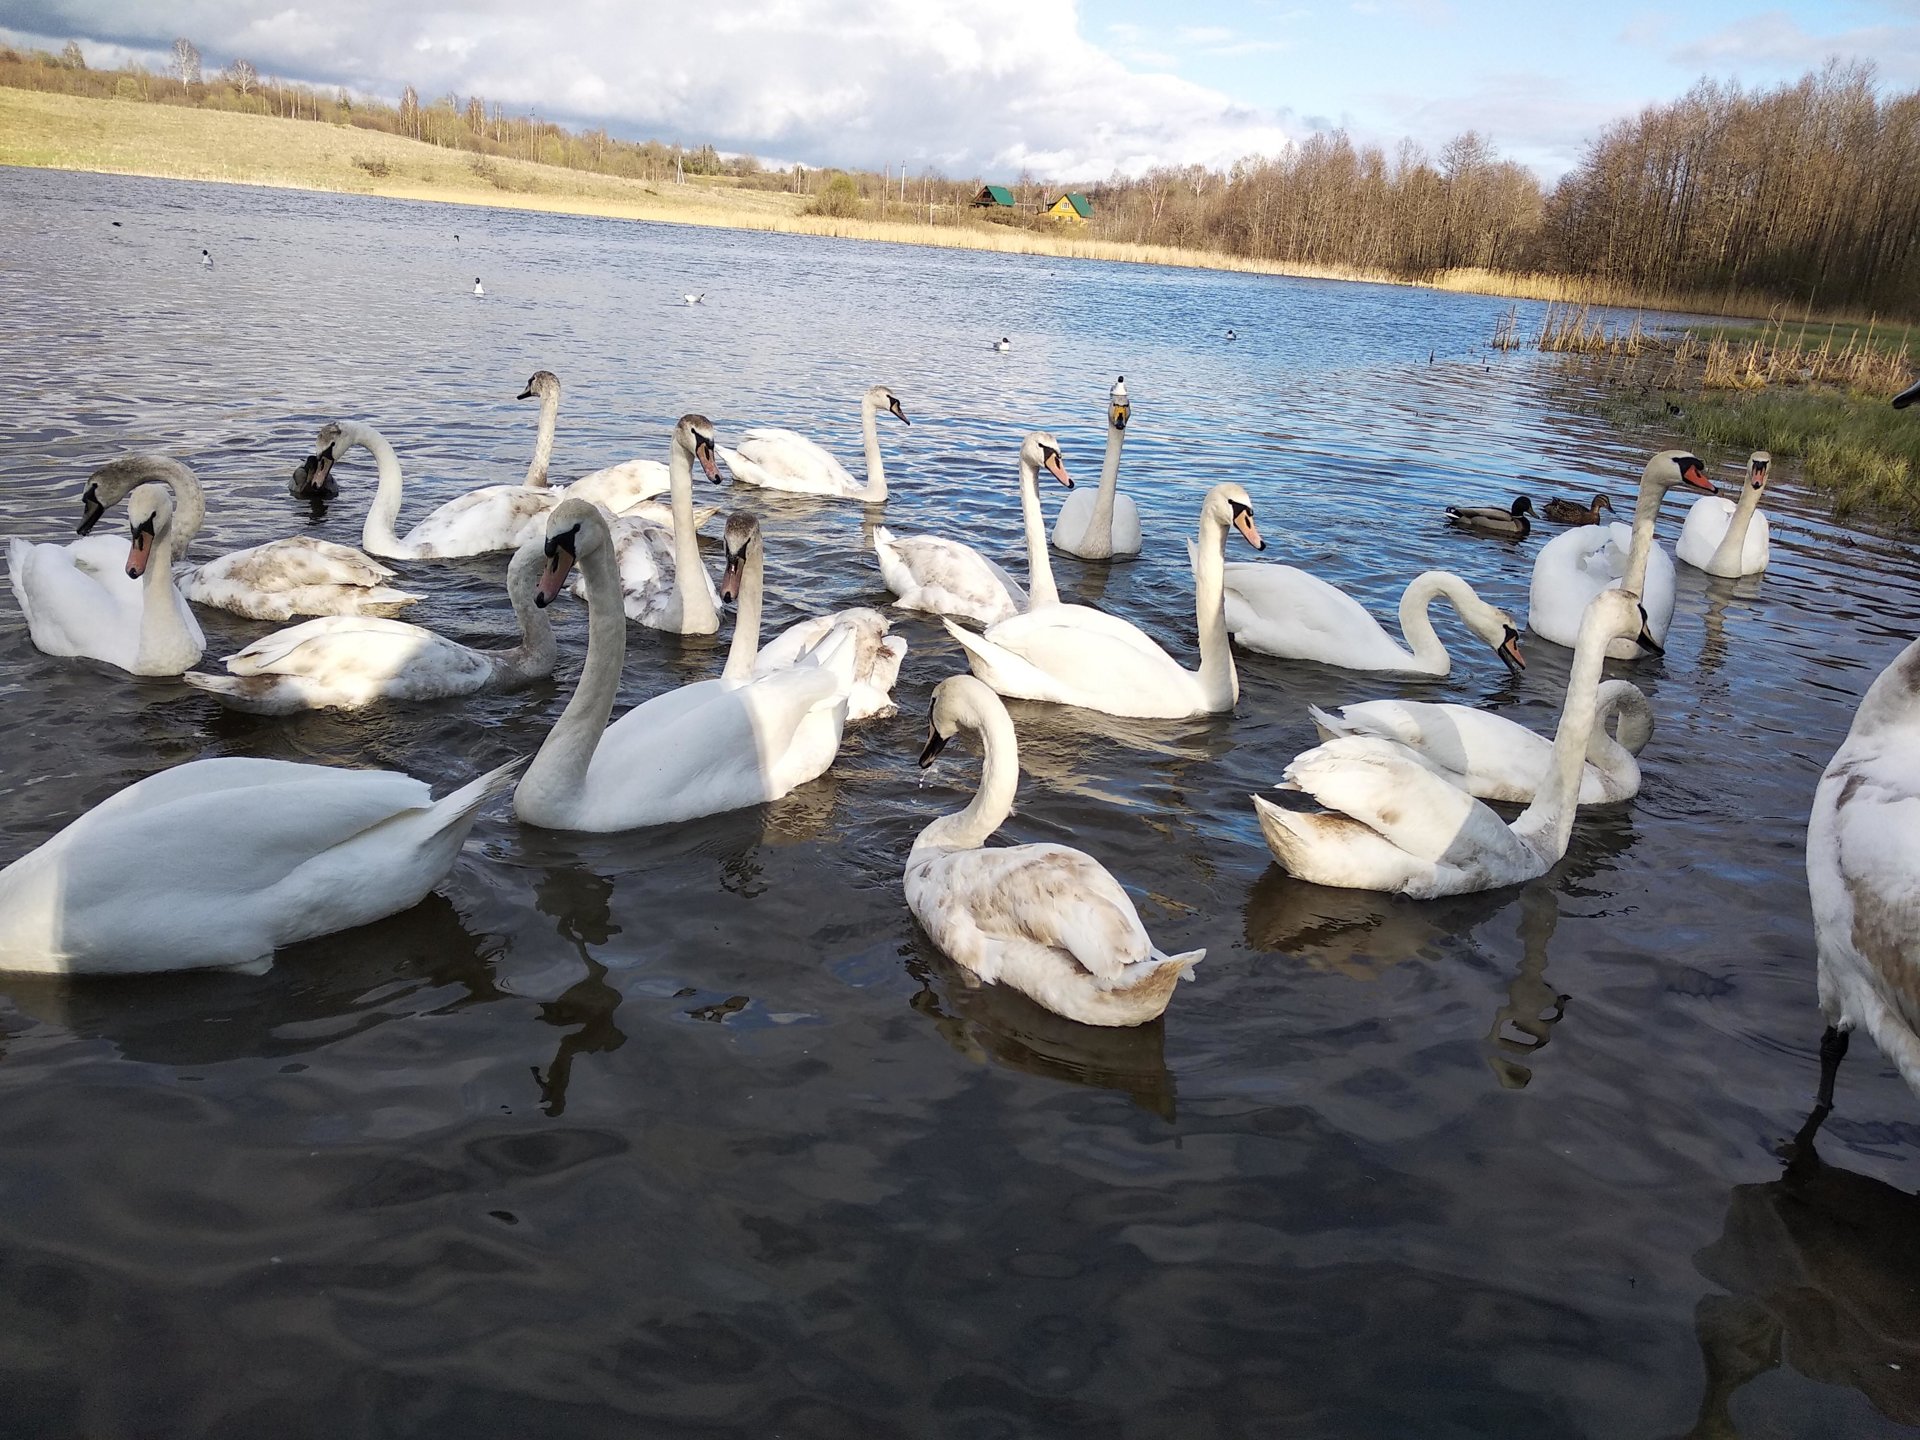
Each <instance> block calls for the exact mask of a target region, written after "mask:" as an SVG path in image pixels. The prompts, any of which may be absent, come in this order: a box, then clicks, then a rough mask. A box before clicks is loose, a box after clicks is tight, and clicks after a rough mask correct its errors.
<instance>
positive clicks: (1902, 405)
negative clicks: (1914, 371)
mask: <svg viewBox="0 0 1920 1440" xmlns="http://www.w3.org/2000/svg"><path fill="white" fill-rule="evenodd" d="M1916 400H1920V380H1916V381H1914V382H1913V384H1911V385H1909V386H1908V387H1907V388H1906V389H1904V390H1902V391H1901V392H1900V393H1899V394H1898V395H1896V396H1894V397H1893V408H1894V409H1896V410H1904V409H1906V408H1907V406H1909V405H1911V404H1913V402H1914V401H1916Z"/></svg>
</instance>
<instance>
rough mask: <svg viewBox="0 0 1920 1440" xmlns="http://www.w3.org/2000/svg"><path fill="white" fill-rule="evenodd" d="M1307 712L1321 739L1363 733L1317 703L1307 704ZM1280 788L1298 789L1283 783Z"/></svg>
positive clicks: (1357, 727)
mask: <svg viewBox="0 0 1920 1440" xmlns="http://www.w3.org/2000/svg"><path fill="white" fill-rule="evenodd" d="M1307 714H1308V715H1310V716H1312V717H1313V724H1314V728H1315V729H1316V730H1318V731H1319V732H1320V738H1321V739H1322V740H1332V739H1334V738H1335V737H1336V736H1340V735H1361V734H1364V733H1365V732H1364V731H1363V730H1361V729H1360V727H1359V726H1357V725H1354V724H1352V723H1351V722H1349V721H1347V720H1345V719H1343V718H1341V717H1340V716H1338V715H1335V714H1333V713H1332V712H1331V711H1327V710H1322V709H1321V708H1320V707H1319V706H1318V705H1309V706H1307ZM1280 788H1282V789H1298V788H1299V787H1298V786H1294V785H1283V786H1282V787H1280Z"/></svg>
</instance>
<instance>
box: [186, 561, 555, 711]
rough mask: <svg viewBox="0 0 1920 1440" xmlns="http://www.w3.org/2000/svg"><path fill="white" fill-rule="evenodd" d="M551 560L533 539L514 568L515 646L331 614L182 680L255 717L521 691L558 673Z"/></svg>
mask: <svg viewBox="0 0 1920 1440" xmlns="http://www.w3.org/2000/svg"><path fill="white" fill-rule="evenodd" d="M545 564H546V555H545V553H544V550H543V548H542V544H541V541H540V539H539V537H537V536H536V537H535V538H534V539H532V540H529V541H528V542H527V543H526V544H524V545H522V546H521V547H520V549H519V550H518V551H516V552H515V553H514V557H513V560H512V562H511V563H510V564H509V565H508V566H507V598H508V599H509V600H510V601H512V603H513V613H514V616H515V618H517V619H518V620H519V622H520V643H519V644H518V645H516V646H514V647H512V648H511V649H506V650H474V649H471V648H469V647H468V646H465V645H460V644H456V643H455V642H454V641H452V640H448V639H446V638H444V637H443V636H440V635H436V634H434V633H433V631H431V630H428V629H426V628H425V627H423V626H420V625H409V624H407V623H406V622H405V621H401V620H380V619H374V618H371V617H363V616H358V615H333V616H327V617H326V618H324V619H320V620H309V621H307V622H306V623H305V624H302V625H295V626H292V627H291V628H289V629H286V630H276V631H275V632H274V633H273V634H271V635H265V636H262V637H261V638H260V639H258V640H256V641H254V642H253V643H252V644H251V645H249V646H247V647H246V648H245V649H244V650H241V651H239V652H238V653H236V654H233V655H229V656H228V657H227V658H226V661H225V662H224V663H225V665H226V667H227V670H228V672H229V673H227V674H225V675H202V674H198V673H196V672H193V671H189V672H188V673H187V674H185V675H183V676H181V677H180V678H181V679H183V680H185V681H186V682H187V683H188V684H189V685H192V686H195V687H197V688H198V689H201V690H205V691H207V692H209V693H210V694H212V695H213V696H214V697H215V698H216V699H218V700H219V701H220V702H221V703H222V704H224V705H229V706H232V707H233V708H234V709H236V710H250V711H252V712H253V713H255V714H257V715H292V714H295V713H297V712H299V711H301V710H359V709H362V708H363V707H365V706H368V705H372V704H375V703H376V702H378V701H381V700H440V699H444V698H446V697H447V696H450V695H477V694H480V693H482V692H484V691H496V690H514V689H518V688H519V687H521V686H523V685H530V684H532V683H533V682H534V681H535V680H538V679H541V678H542V677H544V676H547V675H551V674H552V673H553V665H554V660H555V653H556V650H555V645H554V641H553V624H552V622H551V621H550V620H549V619H548V618H547V614H546V612H545V611H544V610H541V609H540V608H539V607H538V606H536V605H535V604H534V603H533V599H534V590H535V588H536V587H537V586H538V585H539V583H540V571H541V569H542V568H543V567H544V566H545Z"/></svg>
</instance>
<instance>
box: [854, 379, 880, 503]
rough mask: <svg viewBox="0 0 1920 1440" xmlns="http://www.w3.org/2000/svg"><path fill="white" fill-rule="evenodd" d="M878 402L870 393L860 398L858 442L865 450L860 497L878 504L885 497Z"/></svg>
mask: <svg viewBox="0 0 1920 1440" xmlns="http://www.w3.org/2000/svg"><path fill="white" fill-rule="evenodd" d="M879 413H880V412H879V402H878V401H876V400H875V399H874V398H873V396H871V395H864V396H862V397H861V399H860V443H861V444H862V445H863V446H864V447H865V448H866V452H867V485H866V488H865V489H864V490H862V491H861V492H860V498H861V499H862V500H865V501H866V502H867V503H868V504H870V505H878V504H879V503H881V502H882V501H883V500H885V499H886V498H887V465H886V462H885V461H884V460H882V459H881V458H880V426H879Z"/></svg>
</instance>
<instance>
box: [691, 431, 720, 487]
mask: <svg viewBox="0 0 1920 1440" xmlns="http://www.w3.org/2000/svg"><path fill="white" fill-rule="evenodd" d="M693 453H694V454H695V455H697V456H698V457H699V459H700V468H701V469H702V470H704V471H706V472H707V479H709V480H713V481H718V480H719V478H720V467H719V466H718V465H717V464H715V463H714V459H713V442H712V441H711V440H700V439H696V440H695V441H694V442H693Z"/></svg>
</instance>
